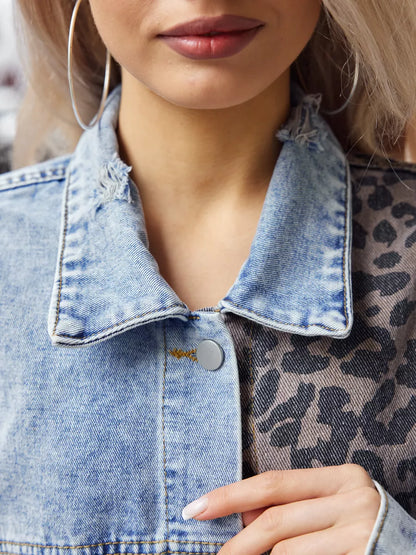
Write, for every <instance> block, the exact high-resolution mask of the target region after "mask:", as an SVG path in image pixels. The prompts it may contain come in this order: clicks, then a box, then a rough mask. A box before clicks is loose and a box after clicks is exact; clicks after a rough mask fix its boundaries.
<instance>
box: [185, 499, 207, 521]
mask: <svg viewBox="0 0 416 555" xmlns="http://www.w3.org/2000/svg"><path fill="white" fill-rule="evenodd" d="M207 507H208V497H200V498H199V499H197V500H196V501H192V503H189V505H186V507H185V508H184V509H183V510H182V518H183V519H184V520H189V519H190V518H194V517H195V516H198V515H199V514H200V513H202V512H203V511H205V509H206V508H207Z"/></svg>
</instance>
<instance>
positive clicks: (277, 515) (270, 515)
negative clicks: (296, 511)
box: [258, 507, 283, 532]
mask: <svg viewBox="0 0 416 555" xmlns="http://www.w3.org/2000/svg"><path fill="white" fill-rule="evenodd" d="M282 515H283V513H282V510H281V509H280V507H270V508H269V509H266V510H265V511H263V513H262V514H261V515H260V516H259V517H258V518H259V520H260V525H261V527H262V529H263V530H265V531H266V532H273V531H275V530H278V529H279V528H280V529H281V528H282V526H283V522H282V520H283V518H282Z"/></svg>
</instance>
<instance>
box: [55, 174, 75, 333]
mask: <svg viewBox="0 0 416 555" xmlns="http://www.w3.org/2000/svg"><path fill="white" fill-rule="evenodd" d="M70 175H71V173H70V172H68V178H67V187H66V192H65V214H64V233H63V238H62V245H61V255H60V257H59V288H58V301H57V305H56V314H55V325H54V328H53V331H52V334H53V335H55V332H56V327H57V325H58V321H59V308H60V305H61V291H62V264H63V259H64V249H65V243H66V233H67V229H68V195H69V184H70Z"/></svg>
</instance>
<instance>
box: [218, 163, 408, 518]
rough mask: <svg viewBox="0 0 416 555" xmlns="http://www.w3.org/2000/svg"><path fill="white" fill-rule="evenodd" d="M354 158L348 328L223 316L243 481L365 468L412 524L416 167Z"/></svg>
mask: <svg viewBox="0 0 416 555" xmlns="http://www.w3.org/2000/svg"><path fill="white" fill-rule="evenodd" d="M369 162H370V160H368V159H367V157H365V156H358V155H355V156H353V157H351V159H350V167H351V181H352V188H353V250H352V281H353V298H354V324H353V329H352V332H351V334H350V336H349V337H348V338H347V339H332V338H328V337H304V336H301V335H292V334H289V333H285V332H281V331H276V330H273V329H270V328H266V327H264V326H261V325H259V324H256V323H253V322H249V321H248V320H246V319H244V318H242V317H239V316H236V315H233V314H227V315H226V318H225V322H226V324H227V326H228V328H229V330H230V332H231V334H232V336H233V341H234V344H235V346H236V352H237V359H238V364H239V373H240V387H241V405H242V419H243V460H244V466H243V476H244V477H245V478H246V477H249V476H251V475H254V474H258V473H260V472H265V471H267V470H271V469H290V468H308V467H316V466H328V465H338V464H343V463H346V462H351V463H357V464H359V465H361V466H363V467H364V468H365V469H366V470H367V471H368V472H369V474H370V475H371V477H372V478H373V479H375V480H377V481H378V482H379V483H380V484H381V485H382V486H383V487H384V488H385V489H386V490H387V491H388V492H389V493H390V494H391V495H393V496H394V497H395V498H396V499H397V501H398V502H399V503H400V504H401V505H402V506H403V507H404V508H405V509H406V510H407V511H408V512H409V513H410V514H411V515H412V516H413V517H416V329H415V325H416V292H415V285H416V272H415V267H416V165H412V164H408V165H405V164H402V165H396V166H394V165H393V167H390V165H388V164H386V163H383V162H381V161H378V162H377V163H376V164H375V163H374V162H373V163H372V164H371V165H370V166H369Z"/></svg>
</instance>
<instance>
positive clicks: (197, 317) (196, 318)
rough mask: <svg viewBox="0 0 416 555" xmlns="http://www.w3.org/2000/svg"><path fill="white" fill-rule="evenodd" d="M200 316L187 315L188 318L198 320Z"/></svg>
mask: <svg viewBox="0 0 416 555" xmlns="http://www.w3.org/2000/svg"><path fill="white" fill-rule="evenodd" d="M200 319H201V317H200V316H188V320H200Z"/></svg>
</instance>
